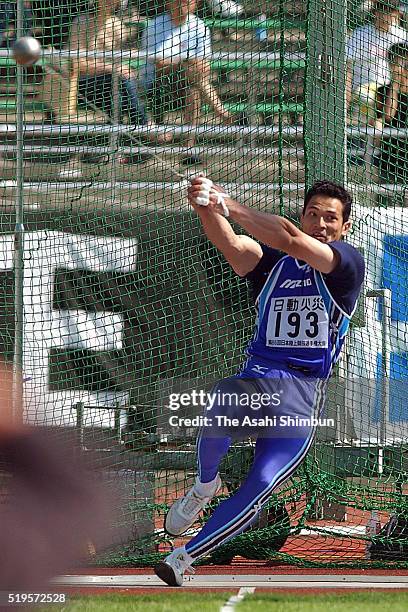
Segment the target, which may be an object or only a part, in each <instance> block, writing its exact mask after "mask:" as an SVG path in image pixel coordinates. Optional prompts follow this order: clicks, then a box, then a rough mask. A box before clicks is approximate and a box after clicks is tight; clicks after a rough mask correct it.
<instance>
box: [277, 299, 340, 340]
mask: <svg viewBox="0 0 408 612" xmlns="http://www.w3.org/2000/svg"><path fill="white" fill-rule="evenodd" d="M328 322H329V318H328V315H327V312H326V309H325V307H324V303H323V298H322V297H320V296H310V297H303V298H287V297H285V298H275V299H273V300H271V306H270V310H269V317H268V325H267V329H266V343H267V346H276V347H278V346H280V347H284V346H289V347H305V348H327V346H328Z"/></svg>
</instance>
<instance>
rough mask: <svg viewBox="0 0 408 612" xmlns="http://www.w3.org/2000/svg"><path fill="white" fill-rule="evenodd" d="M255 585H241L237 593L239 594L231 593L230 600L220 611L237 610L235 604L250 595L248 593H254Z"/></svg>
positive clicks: (229, 611)
mask: <svg viewBox="0 0 408 612" xmlns="http://www.w3.org/2000/svg"><path fill="white" fill-rule="evenodd" d="M254 592H255V587H241V588H240V589H239V591H238V593H237V595H231V597H230V598H229V600H228V601H227V602H226V603H225V604H224V605H222V606H221V608H220V612H231V611H232V610H235V606H236V605H237V603H239V602H240V601H242V600H243V599H244V597H246V596H247V595H248V593H254Z"/></svg>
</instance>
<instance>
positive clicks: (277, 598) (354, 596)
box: [235, 590, 408, 612]
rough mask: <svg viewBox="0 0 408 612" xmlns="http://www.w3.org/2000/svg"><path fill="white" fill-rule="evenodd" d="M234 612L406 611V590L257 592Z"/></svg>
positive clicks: (407, 594) (407, 603)
mask: <svg viewBox="0 0 408 612" xmlns="http://www.w3.org/2000/svg"><path fill="white" fill-rule="evenodd" d="M235 609H236V611H237V612H258V611H259V612H260V611H261V610H262V612H264V611H265V610H267V611H268V612H328V611H329V612H384V610H386V609H390V610H392V612H406V610H408V593H407V592H404V591H400V592H399V591H398V590H396V591H393V592H392V593H383V592H380V591H378V592H377V591H363V592H361V593H360V592H359V593H347V592H346V593H344V594H339V595H336V594H330V593H328V594H323V595H316V594H314V593H311V594H310V595H303V594H302V595H301V596H299V595H296V594H294V595H285V594H283V593H281V594H280V593H276V594H275V593H259V594H258V595H257V594H256V593H255V595H252V596H247V597H246V598H245V599H244V601H243V602H242V603H240V604H239V605H238V606H237V607H236V608H235Z"/></svg>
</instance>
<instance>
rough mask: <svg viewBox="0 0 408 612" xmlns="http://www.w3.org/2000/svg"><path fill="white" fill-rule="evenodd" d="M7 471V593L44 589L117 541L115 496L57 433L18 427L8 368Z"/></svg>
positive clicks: (2, 562) (3, 397)
mask: <svg viewBox="0 0 408 612" xmlns="http://www.w3.org/2000/svg"><path fill="white" fill-rule="evenodd" d="M53 438H54V439H53ZM0 469H1V474H2V482H1V500H4V501H2V502H1V505H0V550H1V551H2V554H1V556H0V590H7V589H15V590H17V589H18V590H24V589H33V588H35V589H37V590H38V588H39V587H44V586H46V585H47V582H48V581H49V580H50V579H51V578H52V577H54V576H57V575H58V574H61V573H62V572H64V571H66V570H68V569H69V568H71V567H72V566H73V565H75V564H78V563H80V562H81V561H84V560H86V558H87V557H88V558H89V547H90V543H92V549H96V550H100V549H101V548H105V547H106V546H108V544H111V543H112V542H113V541H117V539H116V535H117V534H114V533H113V531H112V528H111V527H110V526H111V525H112V524H114V522H115V521H114V517H113V511H112V508H113V504H112V503H111V501H110V500H113V495H112V491H111V492H110V493H111V494H110V495H108V494H107V491H106V490H103V489H102V488H101V487H99V486H98V485H97V484H95V481H96V480H97V479H96V478H95V477H94V475H93V474H92V472H90V471H87V470H86V469H85V467H84V465H82V464H81V462H80V461H79V459H78V453H77V452H76V449H74V448H70V447H68V446H67V445H66V444H62V443H61V440H60V439H58V440H57V439H56V437H55V435H54V432H52V433H51V434H50V433H49V432H45V431H41V430H39V429H38V428H29V427H24V426H22V425H20V424H18V423H17V422H13V418H12V372H11V370H10V369H9V368H7V367H6V366H4V365H1V366H0ZM3 477H4V478H3ZM3 481H4V484H3ZM109 498H110V499H109Z"/></svg>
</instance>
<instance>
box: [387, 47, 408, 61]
mask: <svg viewBox="0 0 408 612" xmlns="http://www.w3.org/2000/svg"><path fill="white" fill-rule="evenodd" d="M407 57H408V44H407V43H396V44H395V45H391V47H390V48H389V49H388V52H387V58H388V61H389V62H390V63H391V64H393V63H394V62H395V61H398V60H399V59H406V58H407Z"/></svg>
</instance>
